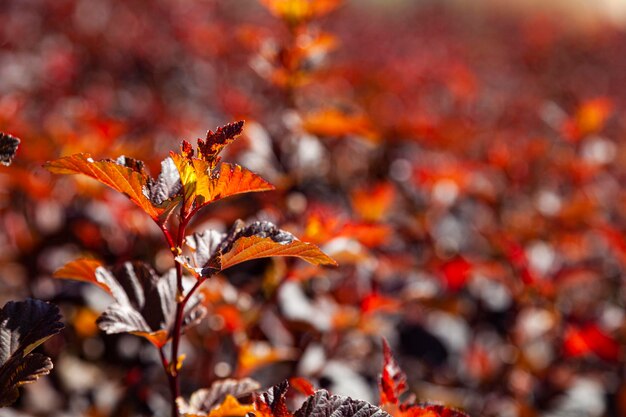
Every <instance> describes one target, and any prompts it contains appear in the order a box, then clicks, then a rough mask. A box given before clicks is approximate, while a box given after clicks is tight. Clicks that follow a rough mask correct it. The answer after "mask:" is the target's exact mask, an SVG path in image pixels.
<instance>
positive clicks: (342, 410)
mask: <svg viewBox="0 0 626 417" xmlns="http://www.w3.org/2000/svg"><path fill="white" fill-rule="evenodd" d="M328 416H333V417H373V416H375V417H391V416H390V415H389V414H387V413H386V412H385V411H383V410H381V409H380V408H378V407H376V406H375V405H372V404H370V403H368V402H366V401H361V400H354V399H352V398H349V397H344V396H341V395H330V394H329V393H328V391H326V390H319V391H317V392H316V393H315V395H313V396H311V397H309V398H308V399H307V400H306V401H305V402H304V404H302V407H300V409H299V410H298V411H296V412H295V413H294V417H328Z"/></svg>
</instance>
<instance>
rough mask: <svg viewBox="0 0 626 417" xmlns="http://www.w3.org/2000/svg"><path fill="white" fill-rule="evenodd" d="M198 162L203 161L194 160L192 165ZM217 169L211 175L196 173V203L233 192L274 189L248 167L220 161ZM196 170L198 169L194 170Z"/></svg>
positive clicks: (226, 195)
mask: <svg viewBox="0 0 626 417" xmlns="http://www.w3.org/2000/svg"><path fill="white" fill-rule="evenodd" d="M198 162H204V161H199V160H194V166H195V165H199V164H198ZM218 171H219V172H217V173H216V174H213V175H209V174H206V175H198V182H197V185H196V187H197V188H196V194H197V195H198V199H199V201H198V204H200V205H206V204H208V203H211V202H213V201H216V200H219V199H222V198H226V197H230V196H232V195H235V194H242V193H251V192H259V191H271V190H273V189H274V186H273V185H272V184H270V183H269V182H267V181H265V180H264V179H263V178H261V177H260V176H258V175H257V174H255V173H254V172H252V171H250V170H249V169H246V168H242V167H241V166H239V165H237V164H227V163H222V164H221V165H220V167H219V170H218ZM196 172H198V171H197V170H196Z"/></svg>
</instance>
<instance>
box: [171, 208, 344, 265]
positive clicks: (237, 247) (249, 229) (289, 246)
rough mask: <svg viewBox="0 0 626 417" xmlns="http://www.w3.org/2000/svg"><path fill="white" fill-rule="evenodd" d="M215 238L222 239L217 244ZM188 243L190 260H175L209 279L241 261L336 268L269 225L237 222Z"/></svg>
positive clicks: (314, 249) (326, 258)
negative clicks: (281, 260)
mask: <svg viewBox="0 0 626 417" xmlns="http://www.w3.org/2000/svg"><path fill="white" fill-rule="evenodd" d="M218 239H221V240H220V241H219V243H218ZM190 243H191V245H192V246H191V248H190V249H191V252H192V255H191V256H192V257H191V258H189V257H178V258H177V261H178V262H180V263H182V264H183V265H184V266H185V267H186V268H187V269H189V270H191V271H192V272H193V273H194V274H196V275H200V276H210V275H213V274H214V273H215V272H216V271H221V270H224V269H226V268H230V267H231V266H233V265H236V264H239V263H241V262H245V261H248V260H252V259H260V258H269V257H272V256H291V257H297V258H300V259H303V260H305V261H307V262H309V263H311V264H314V265H337V263H336V262H335V261H334V260H333V259H332V258H330V257H329V256H328V255H326V254H325V253H324V252H322V251H321V250H320V249H319V248H318V247H317V246H315V245H313V244H311V243H306V242H301V241H300V240H298V239H297V238H296V237H295V236H294V235H292V234H291V233H289V232H286V231H284V230H281V229H279V228H278V227H276V226H275V225H274V224H272V223H270V222H259V221H258V222H254V223H252V224H250V225H248V226H245V225H244V223H243V222H242V221H241V220H239V221H237V222H235V224H234V225H233V227H232V228H231V230H230V232H229V233H227V234H225V235H224V234H220V233H218V232H215V231H210V230H207V231H205V232H203V234H202V235H199V234H195V235H193V236H192V237H190V238H189V237H188V238H187V244H188V246H189V244H190Z"/></svg>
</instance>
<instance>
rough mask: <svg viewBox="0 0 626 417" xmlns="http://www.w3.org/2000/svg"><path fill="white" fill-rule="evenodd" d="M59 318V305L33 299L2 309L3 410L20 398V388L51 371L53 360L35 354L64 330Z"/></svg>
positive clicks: (0, 376)
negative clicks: (37, 349)
mask: <svg viewBox="0 0 626 417" xmlns="http://www.w3.org/2000/svg"><path fill="white" fill-rule="evenodd" d="M60 319H61V315H60V314H59V309H58V308H57V307H56V306H54V305H52V304H49V303H46V302H43V301H39V300H33V299H27V300H26V301H21V302H14V301H10V302H8V303H7V304H6V305H5V306H4V307H3V308H2V310H0V407H4V406H8V405H10V404H12V403H13V402H14V401H15V400H16V399H17V397H18V387H20V386H22V385H24V384H28V383H31V382H34V381H35V380H37V379H38V378H39V377H41V376H43V375H47V374H48V373H49V372H50V370H51V369H52V361H51V360H50V358H48V357H46V356H44V355H41V354H39V353H32V351H33V350H34V349H35V348H36V347H37V346H39V345H40V344H42V343H43V342H45V341H46V340H47V339H48V338H50V337H52V336H53V335H55V334H57V333H59V332H60V331H61V329H62V328H63V324H62V323H61V322H60Z"/></svg>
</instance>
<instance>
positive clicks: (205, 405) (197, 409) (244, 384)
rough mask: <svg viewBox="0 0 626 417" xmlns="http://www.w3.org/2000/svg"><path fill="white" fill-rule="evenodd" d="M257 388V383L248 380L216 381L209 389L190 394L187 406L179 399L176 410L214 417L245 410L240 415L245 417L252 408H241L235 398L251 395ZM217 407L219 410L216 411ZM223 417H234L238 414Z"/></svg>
mask: <svg viewBox="0 0 626 417" xmlns="http://www.w3.org/2000/svg"><path fill="white" fill-rule="evenodd" d="M259 387H260V385H259V383H258V382H256V381H255V380H253V379H250V378H243V379H224V380H220V381H216V382H214V383H213V384H212V385H211V387H210V388H203V389H199V390H197V391H196V392H194V393H193V394H191V398H190V399H189V403H188V404H187V403H186V402H184V401H182V400H180V399H179V401H178V409H179V410H180V412H181V413H184V414H193V415H207V414H208V413H210V414H208V415H211V416H214V414H213V413H214V412H220V413H221V412H224V411H226V410H231V412H233V411H234V412H237V411H236V410H239V411H244V410H245V411H244V413H243V414H241V415H245V413H247V412H250V411H252V408H253V407H252V406H241V404H239V403H238V402H236V398H237V397H241V396H243V395H248V394H251V393H252V392H254V391H255V390H257V389H258V388H259ZM235 402H236V403H235ZM218 406H219V408H217V409H216V407H218ZM240 407H241V408H240ZM214 409H215V410H214ZM212 410H213V411H212ZM220 410H221V411H220ZM225 415H232V416H235V415H240V414H225Z"/></svg>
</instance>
